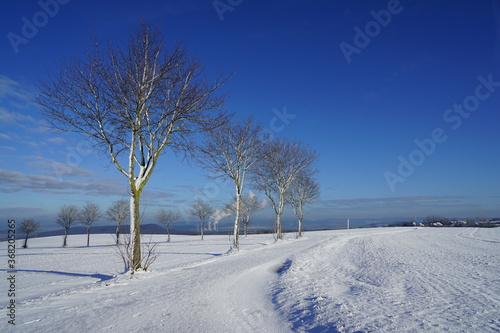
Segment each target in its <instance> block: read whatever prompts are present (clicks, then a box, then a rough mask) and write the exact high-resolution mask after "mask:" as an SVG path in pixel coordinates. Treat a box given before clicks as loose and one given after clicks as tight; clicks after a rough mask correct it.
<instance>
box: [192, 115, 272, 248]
mask: <svg viewBox="0 0 500 333" xmlns="http://www.w3.org/2000/svg"><path fill="white" fill-rule="evenodd" d="M262 138H263V130H262V127H261V126H260V125H257V124H255V123H254V121H253V118H252V117H248V118H247V119H245V120H244V121H242V122H236V121H233V122H230V123H227V124H225V125H224V126H222V127H221V128H218V129H217V130H215V131H211V132H209V135H208V136H207V138H206V140H205V141H204V142H203V144H202V145H201V146H200V147H199V149H198V151H199V154H198V155H197V161H198V163H199V164H200V165H201V166H202V167H204V168H205V169H207V170H209V171H210V172H211V174H212V175H213V176H212V177H213V178H218V177H221V178H224V179H231V180H232V181H233V182H234V185H235V198H236V212H235V215H236V216H235V220H234V242H233V247H234V248H235V249H239V246H240V245H239V233H240V221H241V212H242V209H241V202H242V199H241V198H242V195H243V189H244V186H245V177H246V175H247V173H248V172H249V171H250V169H251V168H252V167H253V166H254V165H255V164H256V163H257V162H258V161H260V160H261V159H262V158H263V152H264V149H263V148H262V146H263V144H262Z"/></svg>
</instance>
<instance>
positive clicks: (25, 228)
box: [19, 219, 40, 249]
mask: <svg viewBox="0 0 500 333" xmlns="http://www.w3.org/2000/svg"><path fill="white" fill-rule="evenodd" d="M39 226H40V224H39V223H38V222H35V220H34V219H24V220H23V221H22V222H21V225H20V226H19V231H20V232H21V233H23V234H25V235H26V238H24V244H23V248H24V249H25V248H27V247H28V237H29V235H30V234H31V233H32V232H35V231H37V230H38V227H39Z"/></svg>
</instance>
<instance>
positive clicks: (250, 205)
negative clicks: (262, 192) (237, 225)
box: [225, 191, 266, 237]
mask: <svg viewBox="0 0 500 333" xmlns="http://www.w3.org/2000/svg"><path fill="white" fill-rule="evenodd" d="M236 205H237V204H236V198H234V199H233V202H231V203H230V204H228V205H226V208H225V212H227V213H228V214H231V215H235V214H236ZM265 207H266V202H265V201H261V200H259V198H258V197H257V196H256V195H255V194H254V193H253V192H252V191H250V192H249V193H248V194H247V195H244V196H242V198H241V224H242V225H243V234H244V235H245V237H247V235H248V226H249V225H250V220H251V217H252V214H253V213H254V212H256V211H258V210H261V209H264V208H265Z"/></svg>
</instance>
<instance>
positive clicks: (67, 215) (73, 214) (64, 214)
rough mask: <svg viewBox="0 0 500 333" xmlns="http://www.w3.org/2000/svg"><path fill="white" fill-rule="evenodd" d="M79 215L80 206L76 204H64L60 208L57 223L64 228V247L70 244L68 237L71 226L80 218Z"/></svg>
mask: <svg viewBox="0 0 500 333" xmlns="http://www.w3.org/2000/svg"><path fill="white" fill-rule="evenodd" d="M78 215H79V212H78V207H76V206H75V205H64V206H62V207H61V208H60V209H59V213H58V214H57V220H56V224H58V225H60V226H61V227H63V228H64V241H63V247H66V246H67V245H68V243H67V239H68V233H69V228H71V225H72V224H73V223H74V222H75V221H77V220H78Z"/></svg>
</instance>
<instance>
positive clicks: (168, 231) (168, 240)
mask: <svg viewBox="0 0 500 333" xmlns="http://www.w3.org/2000/svg"><path fill="white" fill-rule="evenodd" d="M167 235H168V236H167V243H170V229H169V228H167Z"/></svg>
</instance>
